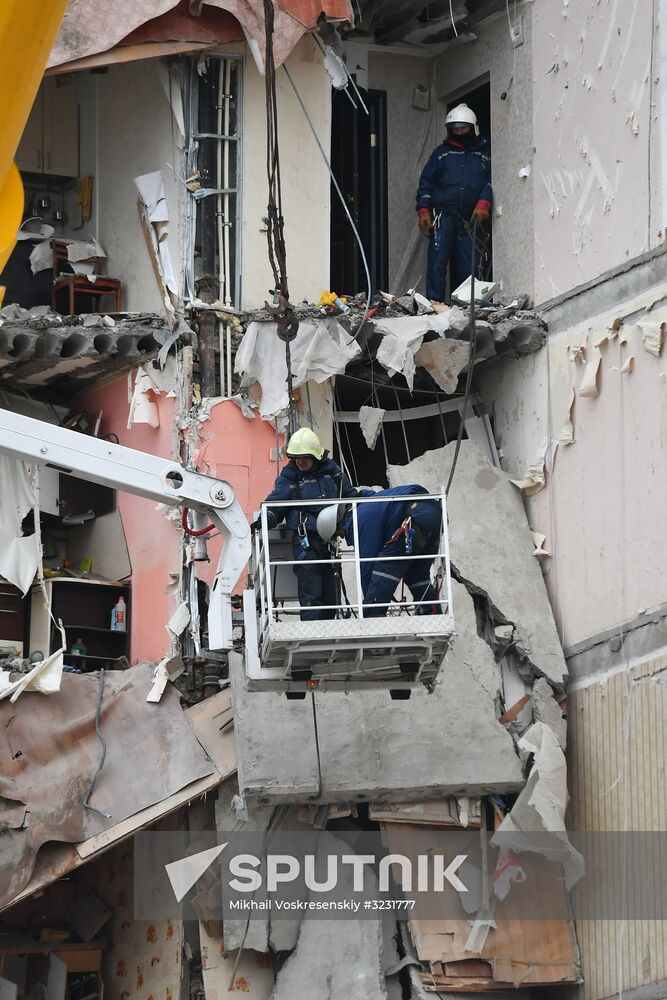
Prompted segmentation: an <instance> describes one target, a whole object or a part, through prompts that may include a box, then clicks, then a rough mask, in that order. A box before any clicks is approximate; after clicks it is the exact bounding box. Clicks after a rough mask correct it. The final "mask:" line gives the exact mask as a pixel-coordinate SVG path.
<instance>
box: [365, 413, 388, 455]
mask: <svg viewBox="0 0 667 1000" xmlns="http://www.w3.org/2000/svg"><path fill="white" fill-rule="evenodd" d="M385 413H386V410H382V409H381V408H380V407H377V406H362V407H361V408H360V410H359V426H360V427H361V432H362V434H363V435H364V440H365V441H366V444H367V446H368V448H369V449H370V450H371V451H373V449H374V448H375V445H376V444H377V441H378V438H379V436H380V431H381V430H382V420H383V418H384V415H385Z"/></svg>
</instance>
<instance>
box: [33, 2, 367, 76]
mask: <svg viewBox="0 0 667 1000" xmlns="http://www.w3.org/2000/svg"><path fill="white" fill-rule="evenodd" d="M178 5H179V3H178V0H116V2H115V3H113V4H100V3H99V2H98V0H69V4H68V6H67V10H66V11H65V17H64V20H63V23H62V26H61V29H60V33H59V35H58V37H57V38H56V42H55V45H54V47H53V49H52V51H51V55H50V57H49V63H48V65H49V67H54V66H61V65H62V64H63V63H68V62H72V61H73V60H75V59H83V58H84V57H85V56H91V55H95V54H96V53H98V52H107V51H108V50H109V49H113V48H114V47H115V46H116V45H118V44H119V43H121V42H122V41H123V40H124V39H125V38H126V37H127V36H128V35H129V34H131V33H132V32H133V31H135V30H136V29H137V28H139V27H140V26H141V25H142V24H145V23H146V22H147V21H151V20H153V19H155V18H159V17H161V16H163V15H165V14H167V13H168V12H169V11H172V10H173V9H174V8H175V7H177V6H178ZM206 6H208V7H217V8H218V9H219V10H224V11H228V12H229V13H230V14H232V15H233V16H234V17H235V18H236V20H237V21H238V22H239V23H240V25H241V27H242V28H243V32H244V34H245V36H246V39H247V41H248V45H249V48H250V50H251V52H252V54H253V57H254V58H255V60H256V62H257V63H258V65H259V66H261V65H262V64H263V53H264V12H263V11H264V8H263V4H262V2H261V0H208V2H207V4H206ZM320 12H324V14H326V15H327V17H330V18H332V19H334V20H339V21H348V22H350V23H353V22H354V14H353V12H352V8H351V5H350V2H349V0H278V2H277V3H276V4H275V18H274V43H273V44H274V53H275V62H276V65H277V66H279V65H280V64H281V63H282V62H284V60H285V59H287V57H288V55H289V54H290V52H291V51H292V49H293V48H294V46H295V45H296V43H297V42H298V41H299V39H300V38H301V37H302V35H304V34H305V32H306V31H307V30H308V29H310V28H314V27H315V25H316V21H317V18H318V16H319V14H320ZM190 16H191V17H192V18H194V19H196V15H194V14H192V15H190ZM174 23H175V24H176V23H177V22H174ZM172 34H176V37H179V32H176V33H174V32H172ZM180 34H183V35H184V36H187V35H189V34H191V32H189V31H187V30H183V29H181V32H180ZM225 40H226V38H224V37H223V38H221V39H220V41H225Z"/></svg>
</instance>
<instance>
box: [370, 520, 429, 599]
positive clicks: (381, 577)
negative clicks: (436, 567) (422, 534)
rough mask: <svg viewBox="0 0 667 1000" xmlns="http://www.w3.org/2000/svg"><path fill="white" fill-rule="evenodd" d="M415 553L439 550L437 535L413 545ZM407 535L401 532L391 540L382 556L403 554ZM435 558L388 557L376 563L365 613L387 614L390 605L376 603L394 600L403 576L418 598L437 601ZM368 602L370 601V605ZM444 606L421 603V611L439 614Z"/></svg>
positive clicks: (414, 595)
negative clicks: (433, 567) (432, 572)
mask: <svg viewBox="0 0 667 1000" xmlns="http://www.w3.org/2000/svg"><path fill="white" fill-rule="evenodd" d="M412 552H413V555H431V556H435V555H437V552H438V539H437V537H435V538H431V539H429V540H427V541H426V542H425V543H424V544H423V545H422V546H421V547H420V546H419V545H414V546H413V550H412ZM406 554H407V553H406V551H405V535H400V536H399V537H398V538H397V539H396V541H394V542H389V543H388V544H387V545H385V547H384V548H383V549H382V551H381V553H380V555H381V556H404V555H406ZM432 565H433V560H432V559H391V558H389V559H387V561H386V562H385V561H384V560H383V561H382V562H377V563H375V564H374V566H373V574H372V576H371V582H370V584H369V585H368V589H367V590H366V593H365V594H364V617H365V618H380V617H383V616H384V615H386V614H387V610H388V609H387V608H386V607H385V608H383V607H373V605H377V604H380V605H381V604H388V603H389V601H391V599H392V597H393V595H394V591H395V590H396V587H397V586H398V584H399V583H400V582H401V580H403V581H404V582H405V583H406V584H407V586H408V587H409V588H410V593H411V594H412V597H413V600H415V601H437V600H438V595H437V592H436V590H435V587H434V586H433V584H432V583H431V566H432ZM369 605H371V606H370V607H369ZM440 610H441V608H440V605H439V604H435V603H434V604H420V605H418V606H417V614H418V615H436V614H439V612H440Z"/></svg>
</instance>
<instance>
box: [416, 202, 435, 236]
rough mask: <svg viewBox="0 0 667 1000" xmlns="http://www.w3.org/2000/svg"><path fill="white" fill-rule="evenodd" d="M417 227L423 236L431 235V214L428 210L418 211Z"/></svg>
mask: <svg viewBox="0 0 667 1000" xmlns="http://www.w3.org/2000/svg"><path fill="white" fill-rule="evenodd" d="M418 226H419V229H420V232H421V233H422V235H423V236H430V235H431V230H432V229H433V223H432V222H431V212H430V210H429V209H428V208H420V209H419V221H418Z"/></svg>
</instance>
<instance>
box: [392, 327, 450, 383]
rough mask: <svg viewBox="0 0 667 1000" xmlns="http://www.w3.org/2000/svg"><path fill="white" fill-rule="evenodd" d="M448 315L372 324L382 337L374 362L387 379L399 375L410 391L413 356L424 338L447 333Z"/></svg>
mask: <svg viewBox="0 0 667 1000" xmlns="http://www.w3.org/2000/svg"><path fill="white" fill-rule="evenodd" d="M449 321H450V316H449V311H447V312H443V313H437V314H436V315H432V316H405V317H402V316H401V317H398V318H397V319H383V320H382V321H381V322H376V323H375V329H376V330H377V332H378V333H380V334H382V341H381V342H380V345H379V347H378V349H377V354H376V359H377V360H378V361H379V362H380V364H381V365H382V366H383V367H384V368H386V369H387V371H388V372H389V374H390V375H396V374H397V373H398V372H400V373H401V374H402V375H403V376H404V378H405V381H406V382H407V383H408V386H409V388H410V389H412V386H413V383H414V378H415V354H416V353H417V351H418V350H419V348H420V347H421V345H422V340H423V338H424V335H425V334H426V333H428V332H429V330H435V331H436V332H437V333H439V334H440V335H443V334H444V333H445V330H448V329H449Z"/></svg>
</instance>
